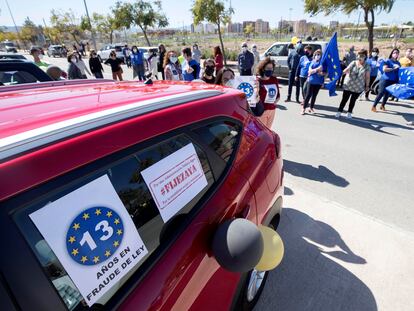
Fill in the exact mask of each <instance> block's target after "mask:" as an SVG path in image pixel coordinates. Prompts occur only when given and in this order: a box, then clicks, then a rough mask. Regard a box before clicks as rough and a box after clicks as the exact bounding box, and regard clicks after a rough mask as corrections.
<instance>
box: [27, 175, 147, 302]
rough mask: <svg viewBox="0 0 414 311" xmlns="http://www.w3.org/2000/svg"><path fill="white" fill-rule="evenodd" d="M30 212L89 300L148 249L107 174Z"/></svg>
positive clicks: (126, 271)
mask: <svg viewBox="0 0 414 311" xmlns="http://www.w3.org/2000/svg"><path fill="white" fill-rule="evenodd" d="M30 218H31V219H32V221H33V222H34V224H35V225H36V227H37V228H38V229H39V231H40V233H41V234H42V235H43V237H44V239H45V240H46V242H47V243H48V244H49V246H50V248H51V249H52V250H53V252H54V253H55V254H56V256H57V257H58V259H59V260H60V262H61V263H62V265H63V267H64V268H65V269H66V272H67V273H68V275H69V277H70V278H71V279H72V280H73V283H74V284H75V285H76V287H77V288H78V289H79V292H80V293H81V294H82V296H83V298H84V299H85V301H86V303H87V304H88V305H89V306H91V305H93V304H94V303H95V302H97V301H98V300H99V298H100V297H102V296H103V295H104V294H105V293H106V292H108V290H110V289H111V288H112V287H113V286H115V285H117V283H118V282H119V281H120V280H121V278H122V277H123V276H125V275H126V274H127V273H128V271H130V270H131V269H132V268H133V267H134V266H136V265H137V264H138V263H139V262H140V260H141V259H142V258H143V257H144V256H145V255H146V254H147V253H148V250H147V248H146V247H145V245H144V243H143V241H142V239H141V237H140V236H139V234H138V232H137V229H136V228H135V225H134V223H133V222H132V220H131V217H130V216H129V214H128V211H127V210H126V208H125V207H124V205H123V204H122V202H121V200H120V198H119V197H118V194H117V193H116V191H115V189H114V187H113V186H112V184H111V181H110V180H109V178H108V176H107V175H105V176H102V177H100V178H98V179H95V180H94V181H92V182H90V183H88V184H86V185H84V186H82V187H81V188H79V189H76V190H75V191H73V192H71V193H69V194H67V195H65V196H64V197H62V198H60V199H58V200H56V201H54V202H52V203H50V204H48V205H46V206H45V207H43V208H41V209H39V210H37V211H36V212H34V213H32V214H30Z"/></svg>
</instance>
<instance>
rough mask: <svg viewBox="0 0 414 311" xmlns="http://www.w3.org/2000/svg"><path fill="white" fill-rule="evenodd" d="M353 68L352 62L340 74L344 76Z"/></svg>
mask: <svg viewBox="0 0 414 311" xmlns="http://www.w3.org/2000/svg"><path fill="white" fill-rule="evenodd" d="M353 66H354V62H352V63H351V64H350V65H349V66H348V67H346V68H345V69H344V71H343V72H342V74H344V75H346V74H348V73H349V71H350V70H351V68H352V67H353Z"/></svg>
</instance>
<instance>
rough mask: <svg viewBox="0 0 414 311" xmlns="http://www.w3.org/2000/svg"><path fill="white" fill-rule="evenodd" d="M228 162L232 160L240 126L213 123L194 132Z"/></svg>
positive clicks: (227, 123)
mask: <svg viewBox="0 0 414 311" xmlns="http://www.w3.org/2000/svg"><path fill="white" fill-rule="evenodd" d="M194 132H195V133H197V134H198V135H200V138H201V140H202V141H204V142H205V143H206V144H208V145H209V146H210V147H211V148H212V149H214V151H215V152H216V153H217V154H218V155H219V156H220V157H221V158H222V159H223V160H224V161H226V162H228V161H229V160H230V157H231V155H232V154H233V152H234V151H235V147H236V144H237V141H238V138H239V136H240V135H239V134H240V126H239V125H236V124H234V123H232V122H228V121H224V122H217V123H212V124H209V125H206V126H203V127H200V128H197V129H195V130H194Z"/></svg>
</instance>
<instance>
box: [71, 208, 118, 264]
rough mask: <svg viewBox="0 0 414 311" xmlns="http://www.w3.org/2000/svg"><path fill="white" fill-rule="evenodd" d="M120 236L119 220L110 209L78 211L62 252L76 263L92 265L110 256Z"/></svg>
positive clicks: (116, 247)
mask: <svg viewBox="0 0 414 311" xmlns="http://www.w3.org/2000/svg"><path fill="white" fill-rule="evenodd" d="M123 236H124V225H123V223H122V219H121V217H120V216H119V215H118V214H117V213H116V212H115V211H114V210H112V209H110V208H108V207H102V206H99V207H92V208H88V209H86V210H84V211H82V212H81V213H80V214H79V215H78V216H76V218H75V219H74V220H73V221H72V223H71V224H70V226H69V228H68V231H67V234H66V249H67V251H68V253H69V256H70V257H71V258H72V259H73V260H74V261H76V262H77V263H79V264H81V265H86V266H93V265H97V264H100V263H102V262H104V261H106V260H107V259H109V258H110V257H112V255H113V254H114V253H115V251H116V250H117V249H118V247H119V246H120V245H121V242H122V238H123Z"/></svg>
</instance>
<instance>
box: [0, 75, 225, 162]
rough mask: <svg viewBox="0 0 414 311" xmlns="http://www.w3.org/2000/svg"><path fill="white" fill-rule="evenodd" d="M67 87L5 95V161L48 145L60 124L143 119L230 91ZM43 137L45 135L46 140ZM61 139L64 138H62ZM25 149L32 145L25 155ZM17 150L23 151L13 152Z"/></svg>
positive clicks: (176, 85) (1, 145) (0, 102)
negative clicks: (115, 116)
mask: <svg viewBox="0 0 414 311" xmlns="http://www.w3.org/2000/svg"><path fill="white" fill-rule="evenodd" d="M67 84H68V83H66V84H65V83H62V85H61V86H59V83H57V82H54V85H55V86H53V87H40V88H36V87H33V88H30V89H21V88H19V87H16V90H14V91H13V90H9V91H7V92H0V160H1V159H4V158H8V157H10V156H13V155H15V154H17V153H21V152H23V151H27V150H30V149H33V141H31V142H30V143H29V144H27V139H33V140H34V143H35V144H36V143H38V142H40V141H43V142H42V143H40V145H43V144H44V139H43V138H44V137H43V136H44V135H46V136H48V137H50V136H51V135H50V133H51V132H53V133H54V131H56V127H57V126H58V125H59V126H60V125H62V126H63V125H64V124H66V125H67V124H72V125H74V126H75V127H76V126H78V127H79V124H77V123H76V122H77V121H75V120H79V122H81V123H82V122H83V123H82V124H84V122H85V121H86V120H89V119H90V118H92V117H93V118H95V117H104V121H105V120H112V122H114V120H113V119H112V116H111V118H109V119H108V115H107V114H108V113H109V112H111V113H112V112H113V111H114V113H118V114H120V111H124V110H125V109H130V108H131V109H132V108H134V112H135V115H139V114H142V113H148V112H151V111H153V110H159V109H161V108H164V106H162V104H161V103H164V104H165V105H166V106H165V107H169V106H171V105H177V104H180V103H184V102H189V101H193V100H197V99H203V98H207V97H210V96H216V95H219V94H222V93H223V90H224V88H223V87H221V86H209V85H207V84H204V83H185V82H166V81H156V82H154V84H152V85H145V84H143V83H139V82H137V81H128V82H122V83H115V82H113V81H105V82H101V83H99V82H93V83H88V82H84V83H82V84H79V82H78V83H76V84H74V85H67ZM227 92H228V91H227ZM177 101H178V102H177ZM180 101H181V102H180ZM129 117H131V116H129ZM98 119H99V118H98ZM93 120H95V119H93ZM99 120H100V121H99V122H101V121H102V120H101V119H99ZM86 122H87V124H89V123H90V122H92V121H91V120H89V121H86ZM88 122H89V123H88ZM99 122H98V123H99ZM99 124H100V125H99V126H102V123H99ZM66 125H65V126H66ZM92 128H94V127H92ZM65 129H66V127H65ZM88 129H89V130H90V129H91V128H88ZM50 131H51V132H50ZM69 132H70V131H69ZM39 133H43V134H42V135H43V136H42V139H40V138H39V137H40V136H39V135H38V134H39ZM71 135H73V132H71ZM64 137H65V136H64ZM59 139H62V136H61V135H60V138H59ZM47 143H50V141H49V142H47ZM22 145H26V147H24V148H23V149H24V150H23V151H22V149H21V146H22ZM15 148H17V149H18V150H19V151H18V152H16V150H12V149H15Z"/></svg>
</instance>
